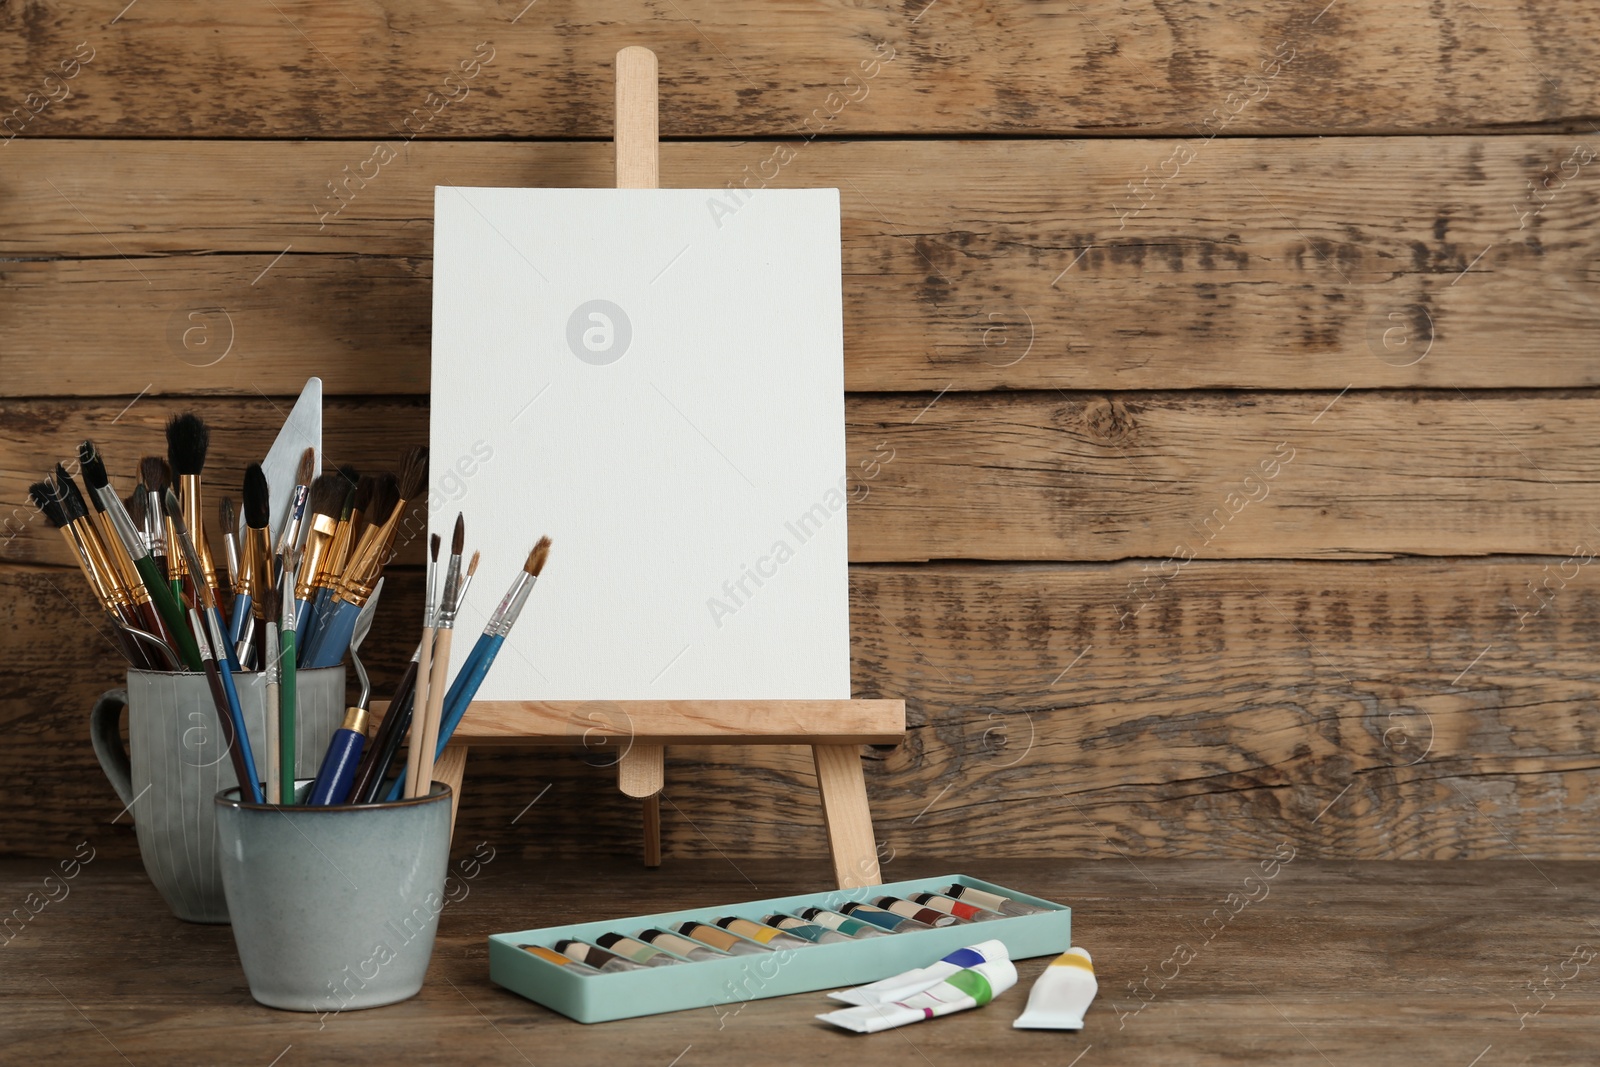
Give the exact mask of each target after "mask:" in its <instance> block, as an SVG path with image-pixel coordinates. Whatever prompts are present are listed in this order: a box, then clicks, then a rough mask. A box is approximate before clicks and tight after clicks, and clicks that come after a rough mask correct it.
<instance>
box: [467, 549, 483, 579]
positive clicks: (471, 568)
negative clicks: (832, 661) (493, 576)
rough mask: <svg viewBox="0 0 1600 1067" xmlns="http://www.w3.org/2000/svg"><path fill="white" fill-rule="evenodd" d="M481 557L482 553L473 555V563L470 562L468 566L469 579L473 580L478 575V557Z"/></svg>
mask: <svg viewBox="0 0 1600 1067" xmlns="http://www.w3.org/2000/svg"><path fill="white" fill-rule="evenodd" d="M479 555H481V553H479V552H473V553H472V560H471V562H469V563H468V564H467V577H468V578H471V577H472V576H473V575H474V574H477V573H478V556H479Z"/></svg>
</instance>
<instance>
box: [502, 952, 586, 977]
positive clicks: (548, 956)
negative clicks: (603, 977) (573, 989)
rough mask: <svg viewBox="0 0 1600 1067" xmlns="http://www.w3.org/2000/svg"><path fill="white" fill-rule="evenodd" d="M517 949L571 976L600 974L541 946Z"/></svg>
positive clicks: (584, 964) (583, 964)
mask: <svg viewBox="0 0 1600 1067" xmlns="http://www.w3.org/2000/svg"><path fill="white" fill-rule="evenodd" d="M517 947H518V948H520V949H521V950H522V951H524V952H526V953H528V954H529V955H530V956H537V957H539V958H540V959H541V960H544V961H545V962H546V963H553V964H555V965H556V966H557V967H565V968H566V969H567V970H568V971H569V972H571V973H572V974H583V975H589V974H599V973H600V972H599V971H597V970H595V969H594V968H593V967H591V966H589V965H588V964H587V963H579V962H578V961H577V960H575V959H573V958H571V957H570V956H563V955H562V954H561V953H559V952H557V951H555V950H554V949H548V948H545V947H544V946H543V945H518V946H517Z"/></svg>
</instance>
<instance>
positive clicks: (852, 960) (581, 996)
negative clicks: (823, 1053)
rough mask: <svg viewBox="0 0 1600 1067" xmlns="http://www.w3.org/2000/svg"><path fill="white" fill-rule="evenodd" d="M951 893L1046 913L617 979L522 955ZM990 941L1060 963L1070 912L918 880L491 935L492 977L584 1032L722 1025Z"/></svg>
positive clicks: (994, 888) (962, 881)
mask: <svg viewBox="0 0 1600 1067" xmlns="http://www.w3.org/2000/svg"><path fill="white" fill-rule="evenodd" d="M951 884H957V885H966V886H971V887H972V888H974V889H979V890H984V891H986V892H990V893H998V894H1000V895H1001V896H1006V897H1010V898H1011V899H1013V900H1016V901H1018V902H1020V903H1023V904H1032V905H1034V906H1035V907H1041V908H1045V909H1047V910H1046V911H1045V912H1043V913H1042V914H1038V915H1018V916H1007V917H1005V918H1003V919H990V920H988V921H986V922H965V923H957V924H955V925H954V926H944V927H937V928H935V929H931V930H914V931H911V932H908V933H901V934H891V935H889V936H887V937H873V938H864V939H861V940H857V941H851V942H848V943H846V942H838V943H833V944H825V945H808V946H807V947H805V948H796V949H778V950H776V951H773V952H770V953H764V954H762V955H760V956H732V957H729V958H728V959H718V960H697V961H692V962H688V963H683V964H679V965H676V966H671V967H651V968H648V969H646V970H642V971H626V972H623V973H620V974H612V973H606V974H593V975H583V974H574V973H573V972H572V971H570V970H569V969H567V968H565V967H562V966H560V965H558V964H554V963H549V962H547V961H545V960H542V959H540V958H538V957H537V956H535V955H533V954H532V953H529V952H525V951H523V950H522V949H520V948H518V947H517V946H518V945H543V946H544V947H546V948H550V947H553V946H554V945H555V943H556V942H557V941H561V940H564V939H567V938H571V939H573V940H577V941H587V942H589V943H591V944H593V943H594V941H595V939H596V938H598V937H600V936H601V935H602V934H606V933H618V934H622V935H624V936H626V937H635V936H637V935H638V933H639V932H640V931H641V930H646V929H649V928H650V927H652V926H655V927H660V928H661V929H664V930H670V929H671V928H672V927H673V926H675V925H677V924H678V923H681V922H685V921H688V920H695V921H698V922H703V923H707V924H712V923H715V922H716V920H717V919H720V918H723V917H724V916H729V915H736V916H739V917H740V918H745V919H751V920H754V921H756V922H760V921H761V919H762V917H763V916H766V915H770V914H772V913H773V912H783V913H787V914H794V913H795V912H798V911H799V910H800V909H801V908H824V909H826V910H829V911H838V910H839V906H840V905H842V904H848V903H850V902H851V901H861V902H865V903H870V902H871V900H872V899H873V898H876V897H882V896H892V897H901V898H909V897H910V895H911V894H912V893H938V892H940V891H941V890H942V889H944V888H945V887H946V886H948V885H951ZM989 940H998V941H1001V942H1003V943H1004V944H1005V946H1006V950H1007V951H1008V952H1010V954H1011V958H1012V959H1014V960H1015V959H1026V958H1027V957H1029V956H1054V955H1059V954H1060V953H1062V952H1065V951H1066V950H1067V949H1068V948H1070V947H1071V945H1072V910H1071V909H1070V908H1068V907H1066V906H1065V905H1063V904H1056V903H1054V902H1052V901H1048V900H1041V899H1039V898H1038V897H1034V896H1029V895H1028V894H1026V893H1019V892H1017V891H1016V890H1014V889H1007V888H1005V887H1004V886H998V885H993V884H991V883H989V882H984V881H980V880H978V879H976V878H969V877H968V876H966V875H964V874H951V875H944V876H941V877H937V878H916V879H912V880H911V881H906V882H890V883H889V884H887V885H878V886H867V887H862V888H855V889H834V890H829V891H827V892H823V893H807V894H803V895H801V896H792V897H774V898H772V899H770V900H752V901H748V902H746V903H743V904H727V905H723V906H720V907H713V908H691V909H688V910H686V911H672V912H664V913H662V914H659V915H635V916H631V917H628V918H624V919H609V920H606V921H604V922H592V923H578V924H576V925H573V926H551V927H546V928H545V929H543V930H522V931H520V932H518V933H511V934H491V935H489V977H490V978H491V979H492V980H493V981H494V982H495V984H497V985H501V986H504V987H505V988H507V989H509V990H511V991H512V992H514V993H520V994H521V995H523V996H525V997H527V998H528V999H529V1000H532V1001H534V1002H536V1003H539V1004H543V1005H544V1006H545V1007H547V1008H552V1009H554V1010H556V1011H558V1012H560V1013H561V1014H562V1015H565V1016H567V1017H568V1018H571V1019H576V1020H577V1021H578V1022H580V1023H603V1022H609V1021H610V1020H613V1019H631V1018H635V1017H637V1016H640V1015H657V1014H660V1013H661V1012H666V1011H683V1010H685V1009H688V1008H706V1007H710V1008H715V1009H719V1011H718V1014H719V1016H722V1015H731V1014H733V1013H734V1012H736V1011H737V1010H738V1009H739V1007H740V1006H742V1005H743V1004H744V1003H745V1002H746V1001H751V1000H759V999H762V998H764V997H780V996H784V995H786V994H789V993H805V992H809V991H811V990H817V989H843V988H845V987H847V986H855V985H862V984H864V983H867V982H876V981H877V980H878V979H880V978H888V977H890V976H891V975H896V974H899V973H900V972H902V971H909V970H911V969H912V968H913V967H926V966H928V965H929V964H930V963H933V962H934V961H935V960H938V959H940V958H941V957H943V956H945V955H947V954H949V953H951V952H954V951H955V950H956V949H958V948H962V947H963V946H966V945H975V944H977V943H978V942H980V941H989ZM824 1007H826V1005H825V1004H822V1003H821V1002H819V1004H818V1008H819V1010H821V1009H823V1008H824ZM720 1009H726V1010H725V1011H724V1010H720Z"/></svg>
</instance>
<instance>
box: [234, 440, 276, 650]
mask: <svg viewBox="0 0 1600 1067" xmlns="http://www.w3.org/2000/svg"><path fill="white" fill-rule="evenodd" d="M271 517H272V508H271V502H270V493H269V491H268V489H267V476H266V473H265V472H264V471H262V469H261V464H259V463H252V464H250V465H249V466H248V467H246V468H245V469H244V540H243V542H242V543H241V544H240V545H239V567H240V569H241V571H242V572H243V575H244V592H243V593H241V594H239V596H238V597H237V598H236V599H235V600H234V602H233V634H232V639H233V646H234V651H235V653H236V654H237V655H238V657H239V662H240V663H241V664H244V665H245V666H246V667H247V668H248V667H249V665H250V664H251V663H252V662H254V658H255V656H254V653H255V646H256V635H257V634H258V633H259V632H260V631H261V630H262V624H263V622H265V620H266V618H267V616H266V614H265V611H264V609H263V605H262V603H261V600H262V598H263V597H264V596H265V595H266V594H267V593H268V592H270V591H271V590H273V589H275V588H277V583H276V581H275V580H274V575H273V571H274V563H273V559H272V534H271V532H270V531H269V530H268V529H267V523H268V522H269V521H271ZM274 617H276V616H274Z"/></svg>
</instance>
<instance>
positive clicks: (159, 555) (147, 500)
mask: <svg viewBox="0 0 1600 1067" xmlns="http://www.w3.org/2000/svg"><path fill="white" fill-rule="evenodd" d="M139 484H140V485H142V486H144V491H145V496H144V541H145V544H147V545H149V546H150V554H151V555H152V556H154V557H155V558H156V566H158V567H160V568H161V573H162V574H163V575H165V576H166V578H165V579H164V580H168V581H170V579H171V578H172V562H171V560H170V559H169V558H168V552H167V540H168V539H167V523H166V513H165V512H164V511H163V509H164V508H165V507H166V504H165V502H164V501H165V500H166V495H167V488H168V487H169V486H171V485H172V468H171V467H170V466H168V465H167V461H166V460H164V459H162V458H161V457H160V456H145V457H144V458H143V459H141V460H140V461H139ZM177 551H178V546H177V545H173V546H172V552H173V553H174V554H176V553H177ZM151 595H152V596H154V594H151ZM179 599H182V597H181V594H180V597H179ZM184 625H188V624H187V623H185V624H184Z"/></svg>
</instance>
